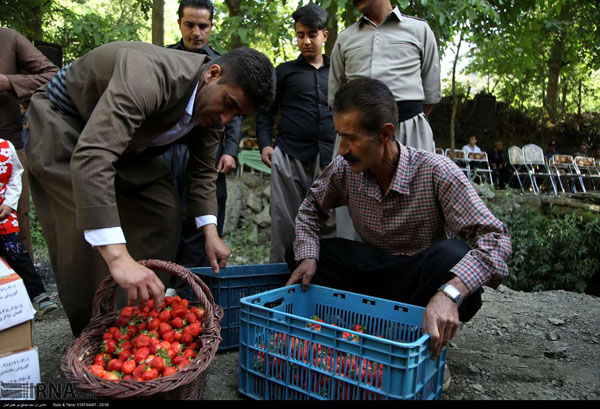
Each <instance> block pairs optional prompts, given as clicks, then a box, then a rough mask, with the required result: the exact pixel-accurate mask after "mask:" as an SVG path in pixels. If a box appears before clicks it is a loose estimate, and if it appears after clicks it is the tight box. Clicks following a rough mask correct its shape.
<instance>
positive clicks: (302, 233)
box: [286, 77, 512, 358]
mask: <svg viewBox="0 0 600 409" xmlns="http://www.w3.org/2000/svg"><path fill="white" fill-rule="evenodd" d="M333 110H334V123H335V128H336V131H337V133H338V134H339V135H340V138H341V139H340V156H337V157H336V158H335V159H334V160H333V162H332V163H331V164H330V165H329V166H328V167H327V168H326V169H325V170H324V171H323V174H322V175H321V176H320V177H319V178H318V179H317V180H316V181H315V182H314V184H313V185H312V187H311V188H310V190H309V191H308V193H307V195H306V198H305V199H304V201H303V203H302V205H301V206H300V210H299V213H298V216H297V218H296V237H295V241H294V245H293V252H294V255H292V249H291V248H290V250H289V251H288V255H287V257H286V260H288V264H289V266H290V271H292V274H291V277H290V279H289V280H288V282H287V285H290V284H294V283H298V282H301V283H302V287H303V289H306V288H307V287H308V285H309V283H310V282H313V283H315V284H319V285H324V286H328V287H334V288H339V289H341V290H346V291H353V292H357V293H361V294H369V295H372V296H376V297H381V298H386V299H393V300H397V301H400V302H405V303H409V304H414V305H420V306H423V307H426V309H425V314H424V317H423V328H424V330H425V331H426V332H427V333H429V335H430V338H431V339H430V353H431V355H432V357H434V358H435V357H437V356H438V355H439V354H440V352H441V351H442V349H443V348H444V347H445V346H447V345H448V343H449V342H450V339H452V337H453V336H454V333H455V332H456V329H457V328H458V324H459V320H460V321H462V322H466V321H468V320H470V319H471V318H472V317H473V316H474V315H475V313H476V312H477V311H478V310H479V308H480V307H481V293H482V286H483V285H488V286H491V287H494V288H495V287H497V286H498V285H499V284H500V282H502V280H504V279H505V278H507V277H508V267H507V265H506V261H507V260H508V258H509V257H510V255H511V252H512V247H511V242H510V235H509V233H508V231H507V229H506V226H505V225H504V224H503V223H502V222H500V221H499V220H498V219H496V218H495V217H494V215H493V214H492V213H491V212H490V211H489V210H488V208H487V207H486V206H485V204H484V203H483V202H482V201H481V199H480V198H479V196H478V195H477V193H476V192H475V190H474V189H473V187H472V185H471V183H470V182H469V181H468V180H467V178H466V177H465V175H464V173H463V172H462V171H461V170H460V169H459V168H458V167H457V166H456V165H455V164H454V163H453V162H452V161H451V160H449V159H448V158H445V157H443V156H441V155H436V154H434V153H429V152H426V151H423V150H418V149H414V148H411V147H408V146H403V145H401V144H400V143H399V142H398V141H397V140H396V139H395V138H394V127H395V124H396V122H397V120H396V118H397V116H398V112H397V107H396V103H395V101H394V98H393V96H392V93H391V92H390V90H389V89H388V88H387V86H386V85H385V84H383V83H382V82H381V81H378V80H375V79H371V78H364V77H363V78H358V79H355V80H352V81H350V82H348V83H346V84H345V85H343V86H342V87H341V88H340V90H339V91H338V92H337V94H336V96H335V101H334V104H333ZM344 205H346V206H348V210H349V213H350V217H351V219H352V222H353V223H354V226H355V228H356V231H357V233H358V234H359V235H360V237H361V239H362V240H363V241H364V243H360V242H356V241H350V240H346V239H341V238H332V239H321V238H320V236H321V226H322V224H323V222H324V221H325V219H326V217H327V215H328V212H329V210H330V209H334V208H337V207H339V206H344ZM455 235H458V236H459V237H460V238H461V239H463V240H464V241H459V240H455V239H453V237H454V236H455ZM467 243H468V244H467ZM463 300H464V302H463Z"/></svg>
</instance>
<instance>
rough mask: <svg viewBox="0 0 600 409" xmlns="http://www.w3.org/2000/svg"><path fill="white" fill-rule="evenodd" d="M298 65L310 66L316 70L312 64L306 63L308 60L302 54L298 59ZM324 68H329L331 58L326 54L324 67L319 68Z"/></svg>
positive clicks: (324, 55)
mask: <svg viewBox="0 0 600 409" xmlns="http://www.w3.org/2000/svg"><path fill="white" fill-rule="evenodd" d="M296 64H308V65H310V66H311V67H313V68H314V66H313V65H312V64H310V63H309V62H308V61H306V58H304V57H303V56H302V54H300V55H299V56H298V58H296ZM323 67H329V56H327V55H326V54H323V65H322V66H321V67H319V68H323Z"/></svg>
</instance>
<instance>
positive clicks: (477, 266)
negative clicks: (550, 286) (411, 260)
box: [433, 161, 512, 292]
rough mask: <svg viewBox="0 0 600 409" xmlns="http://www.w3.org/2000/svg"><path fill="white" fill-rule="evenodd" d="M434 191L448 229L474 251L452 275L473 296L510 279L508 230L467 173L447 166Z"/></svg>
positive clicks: (440, 170)
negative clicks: (457, 278) (481, 196)
mask: <svg viewBox="0 0 600 409" xmlns="http://www.w3.org/2000/svg"><path fill="white" fill-rule="evenodd" d="M433 183H434V188H435V190H436V193H437V197H438V200H439V203H440V205H441V207H442V212H443V214H444V219H445V220H446V223H447V225H448V227H449V229H450V230H451V231H452V232H454V233H456V234H458V235H459V237H460V238H463V239H464V240H465V241H466V242H467V243H468V244H469V246H470V247H471V251H469V252H468V253H467V254H466V255H465V256H464V257H463V258H462V260H460V261H459V262H458V264H456V265H455V266H454V267H453V268H452V269H451V270H450V272H451V273H453V274H455V275H456V276H458V277H459V278H460V279H461V280H462V281H463V282H464V283H465V285H466V286H467V287H468V288H469V290H470V291H471V292H474V291H476V290H478V289H479V288H481V286H483V285H484V284H485V285H487V286H490V287H492V288H496V287H498V285H499V284H500V283H501V282H502V281H503V280H504V279H506V278H507V277H508V274H509V272H508V266H507V264H506V261H507V260H508V258H509V257H510V255H511V253H512V246H511V241H510V234H509V232H508V229H507V228H506V226H505V225H504V223H502V222H501V221H500V220H498V219H497V218H496V217H495V216H494V215H493V214H492V212H490V210H489V209H488V208H487V206H486V205H485V204H484V203H483V201H482V200H481V198H480V197H479V195H478V194H477V192H475V189H474V188H473V186H472V185H471V183H470V182H469V181H468V179H467V178H466V177H465V175H464V173H463V172H462V171H461V170H460V169H459V168H458V167H457V166H456V165H454V163H451V162H449V161H448V162H445V163H443V164H442V165H441V166H439V167H438V168H437V171H435V172H434V174H433Z"/></svg>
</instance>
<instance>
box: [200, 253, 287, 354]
mask: <svg viewBox="0 0 600 409" xmlns="http://www.w3.org/2000/svg"><path fill="white" fill-rule="evenodd" d="M190 270H191V271H192V272H193V273H195V274H198V275H199V276H200V278H201V279H202V281H204V283H205V284H206V285H207V286H208V288H210V292H211V293H212V295H213V297H214V298H215V302H216V303H217V304H219V305H220V306H221V307H223V312H224V314H223V320H222V321H221V337H222V338H223V341H222V342H221V344H220V346H219V350H226V349H232V348H237V347H238V345H239V339H240V336H239V328H240V298H243V297H247V296H249V295H253V294H258V293H260V292H264V291H267V290H272V289H274V288H279V287H282V286H284V285H285V283H286V282H287V280H288V279H289V277H290V271H289V270H288V266H287V264H285V263H275V264H250V265H243V266H229V267H226V268H224V269H222V270H221V271H220V272H219V274H215V273H213V271H212V269H211V268H210V267H196V268H191V269H190Z"/></svg>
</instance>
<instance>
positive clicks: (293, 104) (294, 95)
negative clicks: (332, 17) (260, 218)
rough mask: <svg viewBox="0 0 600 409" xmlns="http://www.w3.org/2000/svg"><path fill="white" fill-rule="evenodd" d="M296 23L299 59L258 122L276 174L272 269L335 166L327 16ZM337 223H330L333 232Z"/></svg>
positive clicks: (283, 70) (311, 12) (299, 17)
mask: <svg viewBox="0 0 600 409" xmlns="http://www.w3.org/2000/svg"><path fill="white" fill-rule="evenodd" d="M292 17H293V19H294V29H295V32H296V40H297V42H298V48H299V49H300V56H299V57H298V58H297V59H296V60H293V61H288V62H285V63H283V64H280V65H279V66H278V67H277V69H276V73H277V96H276V100H275V103H274V104H273V106H272V108H271V110H270V111H269V112H265V113H262V114H258V116H257V120H256V122H257V135H258V144H259V147H260V149H261V158H262V161H263V162H264V163H265V164H266V165H267V166H269V167H270V168H271V255H270V260H271V262H272V263H279V262H283V261H284V256H285V251H286V249H287V248H288V247H290V246H291V244H292V242H293V240H294V220H295V218H296V215H297V213H298V208H299V207H300V204H301V203H302V200H303V199H304V196H305V195H306V192H307V191H308V189H309V188H310V186H311V185H312V183H313V181H314V180H315V179H316V178H317V177H318V176H319V175H320V174H321V170H322V169H323V168H324V167H325V166H327V165H328V164H329V162H331V156H332V153H333V143H334V140H335V129H334V126H333V119H332V113H331V111H330V110H329V108H328V105H327V81H328V76H329V57H327V56H326V55H323V54H322V52H321V50H322V48H323V44H324V43H325V41H326V40H327V34H328V32H327V20H328V16H327V12H326V11H325V10H323V9H322V8H321V7H319V6H317V5H316V4H309V5H307V6H304V7H301V8H299V9H298V10H296V11H295V12H294V14H292ZM278 112H279V113H280V114H281V118H280V120H279V126H278V129H277V143H276V146H275V149H273V146H272V136H273V135H272V131H273V125H274V122H275V120H274V118H275V116H276V115H277V113H278ZM332 223H334V220H333V218H330V222H329V225H328V226H327V227H328V230H331V229H332V228H333V225H332ZM328 230H327V231H326V232H325V233H326V234H327V233H328V232H329V231H328Z"/></svg>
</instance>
